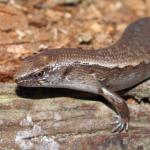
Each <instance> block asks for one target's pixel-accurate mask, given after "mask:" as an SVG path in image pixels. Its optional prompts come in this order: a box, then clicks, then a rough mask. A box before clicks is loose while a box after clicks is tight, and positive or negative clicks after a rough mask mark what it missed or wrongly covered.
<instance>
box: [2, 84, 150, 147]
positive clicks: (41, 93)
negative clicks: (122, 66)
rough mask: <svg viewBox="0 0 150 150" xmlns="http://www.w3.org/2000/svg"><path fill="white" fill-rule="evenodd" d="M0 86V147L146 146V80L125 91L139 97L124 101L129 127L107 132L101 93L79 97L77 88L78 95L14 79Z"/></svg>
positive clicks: (149, 93) (149, 89) (108, 113)
mask: <svg viewBox="0 0 150 150" xmlns="http://www.w3.org/2000/svg"><path fill="white" fill-rule="evenodd" d="M0 87H1V88H0V149H11V150H12V149H15V150H16V149H22V150H27V149H36V150H39V149H40V150H91V149H93V150H98V149H100V150H107V149H111V150H116V149H120V150H126V149H132V150H137V149H145V150H148V149H149V148H150V140H149V138H150V123H149V122H150V104H149V98H150V81H147V82H145V83H144V84H141V85H140V86H138V87H137V88H134V89H133V90H131V91H130V92H129V93H127V95H129V97H136V98H138V100H139V102H140V103H139V104H138V103H136V102H134V103H130V102H128V103H129V104H128V105H129V108H130V112H131V122H130V127H129V131H128V133H120V134H116V133H111V132H110V131H111V129H112V128H113V125H112V124H111V123H112V120H113V119H114V116H115V113H114V112H113V111H112V110H111V109H110V107H108V106H106V105H105V104H104V103H105V102H102V101H104V100H103V98H102V97H98V98H93V97H89V96H88V98H83V97H84V96H83V95H84V94H83V93H81V94H82V95H81V97H82V98H81V97H80V96H79V95H80V93H79V92H75V91H68V90H61V89H38V88H35V89H32V88H31V89H29V88H23V89H22V88H20V89H16V84H0ZM58 93H59V94H58ZM79 97H80V98H79ZM86 97H87V95H86ZM95 99H96V100H97V101H94V100H95ZM140 99H143V101H140ZM98 100H99V101H98ZM146 100H147V101H146Z"/></svg>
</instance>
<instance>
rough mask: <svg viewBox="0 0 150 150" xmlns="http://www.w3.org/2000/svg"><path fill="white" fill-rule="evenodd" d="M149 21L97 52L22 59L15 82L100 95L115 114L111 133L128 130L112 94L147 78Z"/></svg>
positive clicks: (124, 115)
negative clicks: (112, 108)
mask: <svg viewBox="0 0 150 150" xmlns="http://www.w3.org/2000/svg"><path fill="white" fill-rule="evenodd" d="M149 70H150V18H144V19H140V20H138V21H135V22H134V23H132V24H131V25H129V26H128V27H127V29H126V30H125V32H124V34H123V35H122V37H121V38H120V40H119V41H118V42H117V43H116V44H114V45H112V46H110V47H107V48H104V49H99V50H80V49H71V48H68V49H53V50H45V51H42V52H41V53H39V54H36V55H33V56H30V57H28V58H26V60H25V61H24V62H23V65H22V66H21V69H20V70H19V72H18V73H17V74H16V76H15V79H16V82H17V83H18V84H19V85H21V86H27V87H56V88H57V87H61V88H68V89H75V90H81V91H85V92H91V93H95V94H99V95H102V96H104V97H105V98H106V99H107V100H108V101H109V102H110V103H111V104H112V105H113V106H114V108H115V109H116V112H117V113H118V117H117V120H116V121H115V124H116V126H115V128H114V129H113V132H121V131H123V130H124V129H125V130H128V124H129V120H130V116H129V109H128V106H127V104H126V103H125V100H124V99H123V98H121V97H120V96H119V95H118V94H117V93H114V92H115V91H120V90H123V89H126V88H129V87H132V86H134V85H136V84H139V83H140V82H142V81H144V80H146V79H148V78H149V77H150V71H149Z"/></svg>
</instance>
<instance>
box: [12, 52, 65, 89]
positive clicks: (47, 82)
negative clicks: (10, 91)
mask: <svg viewBox="0 0 150 150" xmlns="http://www.w3.org/2000/svg"><path fill="white" fill-rule="evenodd" d="M47 53H49V54H47ZM62 72H63V67H62V65H61V64H60V63H59V62H58V60H57V59H55V56H54V55H53V53H51V51H45V52H41V53H39V54H36V55H33V56H29V57H27V58H25V59H24V60H23V61H22V65H21V66H20V68H19V69H18V71H17V73H16V74H15V76H14V79H15V81H16V83H17V84H18V85H19V86H25V87H55V86H57V85H58V84H59V83H60V80H61V79H62Z"/></svg>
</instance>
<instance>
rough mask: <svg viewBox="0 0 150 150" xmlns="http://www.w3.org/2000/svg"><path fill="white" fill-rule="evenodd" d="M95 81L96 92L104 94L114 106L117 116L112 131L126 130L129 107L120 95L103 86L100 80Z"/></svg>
mask: <svg viewBox="0 0 150 150" xmlns="http://www.w3.org/2000/svg"><path fill="white" fill-rule="evenodd" d="M96 81H97V88H98V94H99V95H102V96H104V97H105V98H106V99H107V100H108V101H109V102H110V103H111V104H112V105H113V107H114V108H115V110H116V112H117V114H118V116H117V120H116V121H115V123H114V124H116V126H115V128H114V129H113V130H112V132H121V131H123V130H126V131H127V130H128V125H129V120H130V115H129V114H130V113H129V108H128V106H127V104H126V102H125V100H124V99H123V98H122V97H120V96H119V95H118V94H116V93H114V92H113V91H111V90H109V89H108V88H107V87H105V86H104V85H103V84H102V83H101V81H98V80H96Z"/></svg>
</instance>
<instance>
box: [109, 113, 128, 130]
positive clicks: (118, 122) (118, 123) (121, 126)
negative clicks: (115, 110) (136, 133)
mask: <svg viewBox="0 0 150 150" xmlns="http://www.w3.org/2000/svg"><path fill="white" fill-rule="evenodd" d="M113 124H114V125H115V127H114V128H113V130H112V132H113V133H115V132H118V133H120V132H122V131H123V130H125V131H128V125H129V123H128V121H126V120H124V119H123V118H121V117H120V116H119V115H117V116H116V119H115V122H114V123H113Z"/></svg>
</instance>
